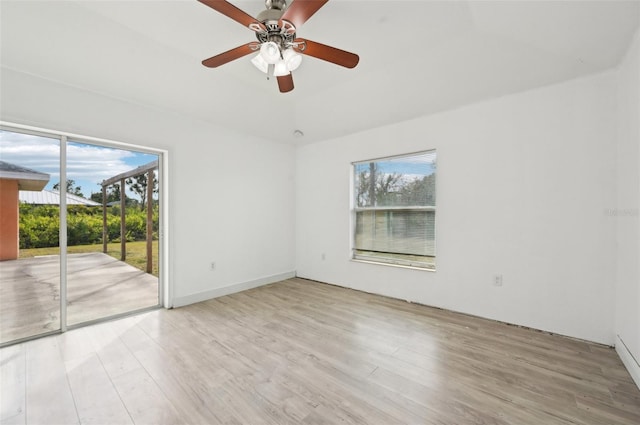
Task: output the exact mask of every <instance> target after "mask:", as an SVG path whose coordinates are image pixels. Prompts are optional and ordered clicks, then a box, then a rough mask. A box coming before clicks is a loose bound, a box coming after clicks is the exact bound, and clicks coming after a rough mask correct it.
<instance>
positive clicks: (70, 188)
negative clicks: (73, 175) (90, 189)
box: [53, 179, 84, 198]
mask: <svg viewBox="0 0 640 425" xmlns="http://www.w3.org/2000/svg"><path fill="white" fill-rule="evenodd" d="M75 184H76V181H75V180H72V179H67V193H71V194H72V195H76V196H80V197H83V198H84V195H83V194H82V188H81V187H80V186H76V187H74V186H75ZM53 190H57V191H60V182H58V183H56V184H54V185H53Z"/></svg>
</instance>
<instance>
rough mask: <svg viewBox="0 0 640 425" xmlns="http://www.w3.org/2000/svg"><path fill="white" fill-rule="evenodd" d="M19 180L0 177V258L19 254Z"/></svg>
mask: <svg viewBox="0 0 640 425" xmlns="http://www.w3.org/2000/svg"><path fill="white" fill-rule="evenodd" d="M18 229H19V223H18V181H17V180H10V179H0V260H17V259H18V254H19V243H18V238H19V235H20V234H19V230H18Z"/></svg>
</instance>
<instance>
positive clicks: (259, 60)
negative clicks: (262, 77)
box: [251, 53, 269, 74]
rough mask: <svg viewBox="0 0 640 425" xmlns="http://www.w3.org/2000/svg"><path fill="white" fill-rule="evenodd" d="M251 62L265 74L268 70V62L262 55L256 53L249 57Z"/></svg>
mask: <svg viewBox="0 0 640 425" xmlns="http://www.w3.org/2000/svg"><path fill="white" fill-rule="evenodd" d="M251 63H252V64H253V65H254V66H255V67H256V68H258V69H259V70H260V71H262V72H264V73H265V74H266V73H267V72H268V71H269V64H268V63H267V61H265V60H264V58H263V57H262V55H261V54H260V53H258V54H257V55H255V56H254V57H253V59H251Z"/></svg>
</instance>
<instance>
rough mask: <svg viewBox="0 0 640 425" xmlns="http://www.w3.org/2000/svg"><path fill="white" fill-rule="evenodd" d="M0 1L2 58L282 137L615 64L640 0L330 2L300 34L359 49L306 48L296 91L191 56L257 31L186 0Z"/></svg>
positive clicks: (437, 107) (92, 87)
mask: <svg viewBox="0 0 640 425" xmlns="http://www.w3.org/2000/svg"><path fill="white" fill-rule="evenodd" d="M231 2H232V3H233V4H235V5H236V6H238V7H239V8H240V9H242V10H244V11H246V12H247V13H249V14H250V15H252V16H256V15H257V14H258V13H259V12H260V11H261V10H263V9H264V2H263V0H242V1H237V0H234V1H231ZM0 7H1V9H0V15H1V18H0V19H1V21H0V27H1V33H0V35H1V38H0V42H1V45H0V47H1V63H2V66H3V67H6V68H9V69H13V70H17V71H21V72H26V73H29V74H33V75H36V76H40V77H43V78H46V79H50V80H54V81H57V82H61V83H65V84H69V85H72V86H74V87H78V88H82V89H86V90H89V91H92V92H97V93H101V94H104V95H107V96H111V97H115V98H119V99H123V100H127V101H130V102H134V103H137V104H142V105H147V106H150V107H153V108H162V109H165V110H169V111H172V112H175V113H179V114H184V115H188V116H191V117H195V118H198V119H203V120H207V121H210V122H213V123H216V124H218V125H220V126H223V127H228V128H231V129H234V130H236V131H238V132H241V133H247V134H251V135H257V136H261V137H265V138H268V139H273V140H278V141H283V142H291V143H309V142H314V141H318V140H324V139H328V138H333V137H337V136H341V135H345V134H350V133H354V132H357V131H361V130H364V129H367V128H373V127H378V126H382V125H387V124H391V123H394V122H399V121H404V120H407V119H411V118H415V117H417V116H421V115H425V114H430V113H435V112H438V111H442V110H446V109H451V108H455V107H458V106H461V105H464V104H469V103H473V102H477V101H480V100H483V99H487V98H492V97H498V96H502V95H506V94H509V93H514V92H518V91H522V90H527V89H531V88H535V87H540V86H544V85H548V84H552V83H555V82H560V81H564V80H567V79H571V78H576V77H579V76H582V75H588V74H592V73H596V72H599V71H602V70H605V69H607V68H611V67H615V66H616V65H617V64H618V63H619V61H620V60H621V59H622V57H623V55H624V53H625V52H626V49H627V48H628V46H629V43H630V41H631V38H632V37H633V34H634V32H635V31H636V30H637V28H638V26H639V22H640V1H637V0H634V1H614V0H604V1H540V0H535V1H519V0H518V1H515V0H501V1H418V0H413V1H375V0H366V1H354V0H331V1H329V2H328V3H327V4H326V5H325V6H324V7H322V8H321V9H320V10H319V11H318V12H317V13H316V14H315V15H314V16H313V17H311V19H309V21H307V22H306V23H305V24H304V25H303V26H301V27H300V28H298V36H299V37H303V38H307V39H309V40H313V41H318V42H321V43H324V44H329V45H331V46H334V47H338V48H341V49H343V50H347V51H350V52H354V53H357V54H358V55H359V56H360V63H359V64H358V66H357V67H356V68H355V69H346V68H342V67H339V66H336V65H333V64H330V63H327V62H324V61H321V60H318V59H315V58H311V57H305V58H304V60H303V63H302V65H301V67H300V68H299V69H298V70H297V71H295V72H294V83H295V87H296V88H295V90H294V91H293V92H291V93H286V94H281V93H280V92H279V91H278V88H277V83H276V81H275V80H273V79H272V80H271V81H267V80H266V79H265V77H264V74H261V73H260V72H259V71H257V70H256V69H255V68H254V67H253V66H252V65H251V63H250V56H247V57H244V58H241V59H238V60H236V61H234V62H231V63H229V64H226V65H224V66H223V67H220V68H216V69H210V68H206V67H204V66H202V65H201V63H200V62H201V61H202V60H203V59H206V58H208V57H210V56H213V55H215V54H218V53H221V52H223V51H226V50H229V49H231V48H233V47H236V46H239V45H241V44H245V43H247V42H250V41H253V40H255V36H254V35H253V32H252V31H250V30H249V29H247V28H243V27H242V25H240V24H238V23H237V22H235V21H232V20H231V19H229V18H227V17H225V16H223V15H221V14H219V13H218V12H216V11H214V10H213V9H211V8H209V7H207V6H205V5H203V4H201V3H199V2H197V1H196V0H174V1H171V0H132V1H115V0H109V1H93V0H82V1H55V0H47V1H26V0H19V1H10V0H9V1H8V0H0ZM295 129H300V130H302V131H303V132H304V134H305V136H304V137H303V138H298V139H296V138H295V137H294V136H293V131H294V130H295Z"/></svg>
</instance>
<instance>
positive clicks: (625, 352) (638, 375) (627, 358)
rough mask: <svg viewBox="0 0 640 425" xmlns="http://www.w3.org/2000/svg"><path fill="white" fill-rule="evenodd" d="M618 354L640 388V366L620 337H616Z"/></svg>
mask: <svg viewBox="0 0 640 425" xmlns="http://www.w3.org/2000/svg"><path fill="white" fill-rule="evenodd" d="M616 352H617V353H618V356H620V359H621V360H622V363H624V366H625V367H626V368H627V370H628V371H629V374H630V375H631V378H632V379H633V380H634V382H635V383H636V385H637V386H638V388H640V364H638V360H637V359H636V358H635V357H634V356H633V354H631V352H630V351H629V349H628V348H627V346H626V345H625V344H624V341H623V340H622V338H620V335H616Z"/></svg>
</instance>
